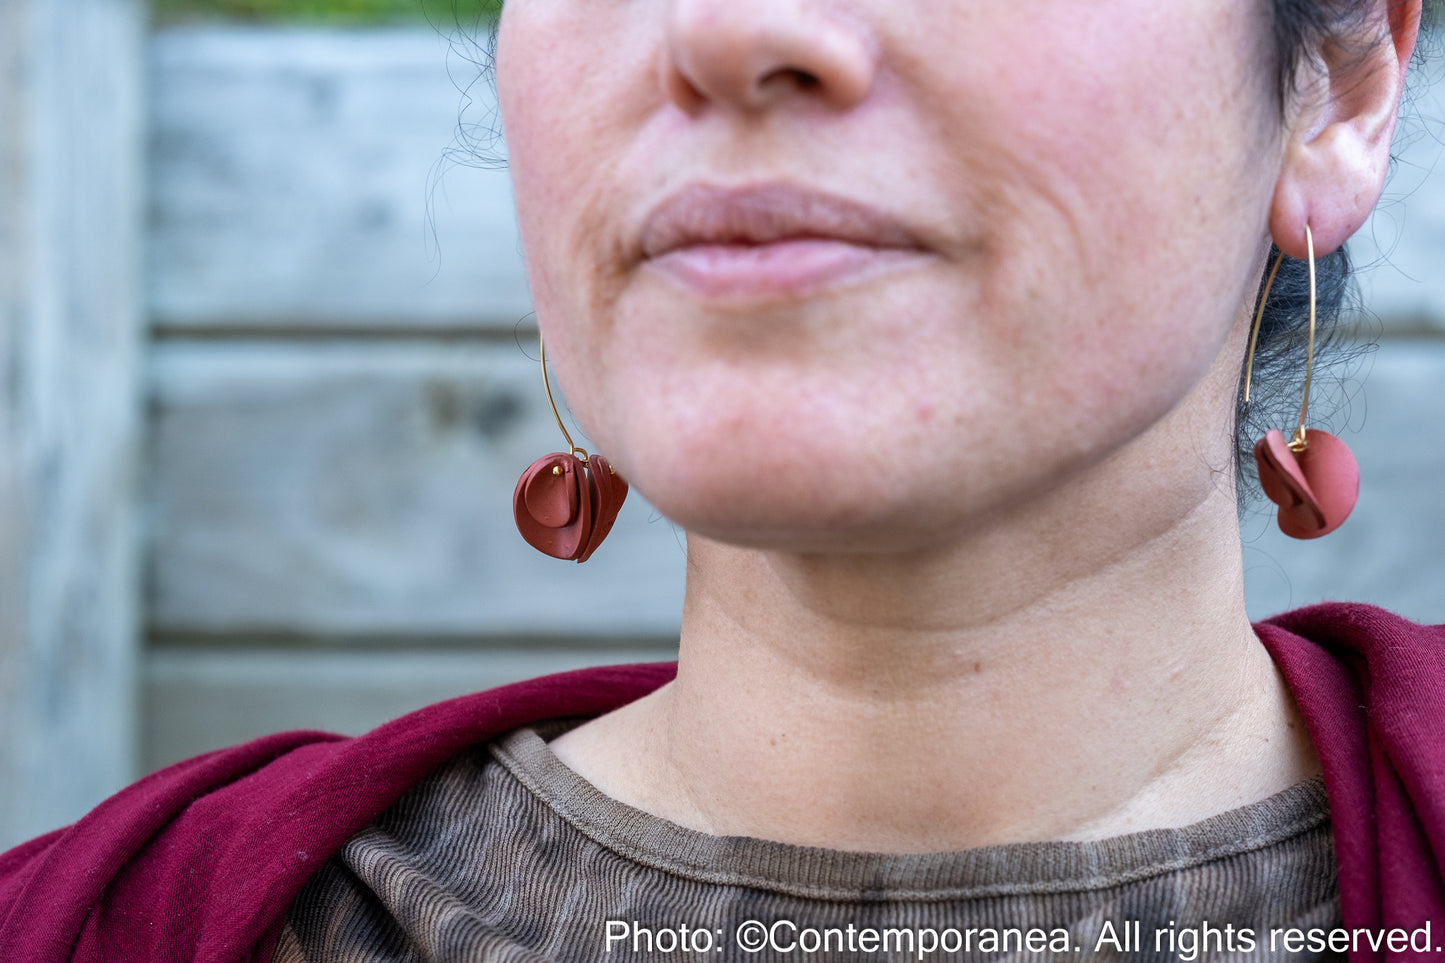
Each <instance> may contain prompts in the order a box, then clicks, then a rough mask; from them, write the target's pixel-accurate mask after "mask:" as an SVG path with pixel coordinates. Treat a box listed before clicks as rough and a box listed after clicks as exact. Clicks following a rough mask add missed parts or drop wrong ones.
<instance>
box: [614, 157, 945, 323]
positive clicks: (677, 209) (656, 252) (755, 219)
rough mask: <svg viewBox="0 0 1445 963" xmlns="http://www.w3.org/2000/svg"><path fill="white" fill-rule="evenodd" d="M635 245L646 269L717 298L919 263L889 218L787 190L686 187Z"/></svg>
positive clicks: (827, 285)
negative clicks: (640, 250)
mask: <svg viewBox="0 0 1445 963" xmlns="http://www.w3.org/2000/svg"><path fill="white" fill-rule="evenodd" d="M641 243H642V253H643V257H644V264H645V265H646V266H647V267H648V268H650V269H653V270H655V271H657V272H659V273H661V274H662V275H663V276H664V277H666V278H667V279H668V280H669V281H671V282H672V283H674V284H676V285H679V286H681V287H683V288H684V289H686V290H688V291H690V292H692V293H693V294H695V295H697V296H700V297H703V298H711V299H726V300H737V299H743V300H755V299H768V298H779V297H797V296H806V295H809V294H817V293H820V292H822V291H825V290H830V289H835V288H840V287H847V286H851V285H856V284H861V283H863V282H865V281H868V280H871V279H872V278H874V277H877V276H879V275H880V274H883V273H888V272H891V271H894V270H897V269H899V268H901V267H906V266H909V265H911V264H915V263H917V262H918V261H920V260H921V259H923V258H924V257H926V256H927V251H926V249H925V248H924V247H923V245H922V244H921V243H920V241H919V239H918V238H917V237H916V236H915V234H914V233H913V232H912V231H911V230H909V228H908V226H907V225H906V224H904V223H903V222H902V221H901V220H899V219H898V218H896V217H893V216H891V215H889V214H886V213H884V212H882V211H879V210H877V209H875V208H872V207H869V206H868V205H866V204H862V203H859V202H858V201H854V200H852V199H849V198H845V197H840V196H837V195H833V194H827V193H823V192H819V191H815V190H811V189H808V188H804V187H800V186H795V185H791V184H766V185H761V186H754V187H743V188H719V187H711V186H705V185H694V186H691V187H688V188H685V189H683V190H682V191H680V192H678V193H676V194H673V195H671V196H670V197H668V198H667V199H666V200H664V201H663V202H662V203H661V204H660V205H659V206H658V207H656V208H655V209H654V210H653V211H652V212H651V213H650V214H649V215H648V216H647V217H646V219H645V220H644V221H643V226H642V234H641Z"/></svg>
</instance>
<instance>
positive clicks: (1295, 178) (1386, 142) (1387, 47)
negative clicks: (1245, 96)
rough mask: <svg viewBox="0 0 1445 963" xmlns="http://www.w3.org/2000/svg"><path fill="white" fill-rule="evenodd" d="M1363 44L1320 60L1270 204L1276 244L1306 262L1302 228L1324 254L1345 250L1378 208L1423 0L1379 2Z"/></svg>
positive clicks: (1323, 53)
mask: <svg viewBox="0 0 1445 963" xmlns="http://www.w3.org/2000/svg"><path fill="white" fill-rule="evenodd" d="M1376 12H1377V16H1375V17H1372V18H1371V19H1370V21H1369V22H1368V23H1366V24H1364V25H1363V30H1365V31H1377V32H1376V33H1375V34H1374V35H1373V36H1371V34H1370V33H1365V34H1364V35H1363V37H1368V38H1370V40H1369V41H1367V40H1365V39H1363V38H1362V39H1361V44H1363V43H1366V42H1371V43H1372V45H1371V46H1369V47H1368V49H1361V46H1360V44H1354V43H1340V42H1335V41H1331V42H1329V43H1327V44H1326V45H1325V47H1324V49H1321V50H1320V51H1318V57H1317V58H1316V59H1315V64H1316V65H1317V66H1316V67H1315V68H1312V69H1319V70H1320V71H1321V72H1322V74H1327V75H1326V76H1321V77H1320V78H1319V82H1318V83H1317V84H1316V85H1314V88H1313V89H1314V90H1315V91H1316V92H1315V93H1312V94H1311V95H1310V97H1311V98H1312V99H1315V98H1317V99H1315V100H1314V102H1313V103H1312V104H1308V105H1305V107H1304V108H1303V109H1301V110H1299V111H1298V112H1296V114H1295V117H1294V121H1293V123H1292V129H1291V130H1290V131H1288V138H1289V139H1288V141H1287V142H1286V144H1285V148H1284V156H1283V158H1282V160H1281V164H1280V172H1279V177H1278V179H1277V181H1276V182H1275V192H1274V198H1273V201H1272V203H1271V206H1270V217H1269V230H1270V234H1271V236H1272V237H1273V238H1274V242H1275V244H1276V246H1278V247H1279V249H1280V250H1281V251H1283V252H1284V253H1285V254H1287V255H1289V256H1290V257H1293V258H1298V259H1304V257H1305V256H1306V254H1305V237H1304V234H1305V231H1304V229H1305V225H1306V224H1309V226H1310V227H1311V228H1312V229H1313V231H1314V238H1315V251H1316V253H1317V254H1318V255H1320V256H1323V255H1325V254H1328V253H1330V252H1332V251H1334V250H1335V249H1336V248H1338V247H1339V246H1340V245H1342V244H1344V243H1345V241H1346V240H1348V239H1349V237H1350V236H1351V235H1352V234H1354V233H1355V232H1356V231H1357V230H1359V229H1360V227H1361V225H1363V224H1364V223H1365V220H1366V218H1368V217H1369V215H1370V212H1371V211H1372V210H1374V207H1375V204H1376V202H1377V201H1378V200H1379V198H1380V192H1381V191H1382V190H1383V189H1384V184H1385V175H1386V173H1387V172H1388V170H1389V164H1390V141H1391V138H1392V137H1393V135H1394V132H1395V118H1396V116H1397V114H1398V113H1399V109H1400V97H1401V95H1402V93H1403V91H1404V84H1405V69H1406V67H1407V66H1408V64H1409V62H1410V56H1411V54H1412V53H1413V52H1414V49H1415V38H1416V35H1417V33H1418V31H1419V26H1420V0H1377V2H1376Z"/></svg>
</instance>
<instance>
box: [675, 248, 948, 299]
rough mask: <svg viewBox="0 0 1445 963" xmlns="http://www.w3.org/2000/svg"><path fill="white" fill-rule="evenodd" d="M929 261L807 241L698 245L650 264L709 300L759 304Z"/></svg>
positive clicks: (909, 253)
mask: <svg viewBox="0 0 1445 963" xmlns="http://www.w3.org/2000/svg"><path fill="white" fill-rule="evenodd" d="M923 257H924V255H923V253H922V252H921V251H918V250H913V249H909V248H885V247H867V246H865V245H860V244H850V243H848V242H847V241H832V240H823V239H807V240H793V241H776V242H774V243H771V244H698V245H693V246H691V247H683V248H678V249H676V250H673V251H669V252H668V253H666V254H664V255H662V256H660V257H656V258H652V259H651V260H649V261H648V262H647V263H648V264H649V265H650V266H651V267H652V268H653V269H654V270H656V271H659V272H661V273H662V274H663V275H664V276H665V277H667V278H669V279H670V280H671V281H673V282H674V283H677V284H680V285H681V286H682V287H684V288H687V289H688V290H690V291H692V292H694V293H696V294H699V295H701V296H703V297H709V298H743V299H756V298H768V297H778V296H789V295H792V296H797V295H806V294H814V293H818V292H820V291H824V290H828V289H832V288H840V287H847V286H851V285H854V284H861V283H862V282H864V281H868V280H871V279H872V278H874V277H877V276H878V275H880V274H883V273H886V272H889V271H893V270H897V269H899V268H902V267H906V266H908V265H910V264H914V263H917V262H918V261H919V260H921V259H922V258H923Z"/></svg>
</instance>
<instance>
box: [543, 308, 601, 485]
mask: <svg viewBox="0 0 1445 963" xmlns="http://www.w3.org/2000/svg"><path fill="white" fill-rule="evenodd" d="M537 344H538V346H539V347H540V348H541V349H542V387H544V388H546V389H547V404H549V405H551V406H552V417H553V418H556V419H557V427H558V428H559V429H560V430H561V432H562V437H563V438H566V439H567V448H568V449H569V450H570V451H571V452H572V454H573V455H575V456H577V457H578V458H581V459H582V460H583V461H587V460H588V459H589V458H591V456H590V455H588V454H587V449H585V448H578V447H577V443H576V442H574V441H573V440H572V436H571V435H570V434H568V433H567V426H566V425H564V424H562V415H561V413H560V412H558V411H557V401H556V399H555V398H553V397H552V382H551V381H549V380H548V379H547V342H546V341H545V340H543V338H542V335H541V334H540V333H538V335H537Z"/></svg>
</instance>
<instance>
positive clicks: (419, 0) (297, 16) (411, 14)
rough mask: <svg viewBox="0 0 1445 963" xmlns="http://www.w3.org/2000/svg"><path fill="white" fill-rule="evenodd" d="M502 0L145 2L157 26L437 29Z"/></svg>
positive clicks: (472, 18) (488, 14) (480, 17)
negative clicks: (207, 23)
mask: <svg viewBox="0 0 1445 963" xmlns="http://www.w3.org/2000/svg"><path fill="white" fill-rule="evenodd" d="M501 8H502V0H151V12H152V15H153V16H154V18H155V20H156V21H157V22H159V23H176V22H181V21H192V20H231V21H243V22H265V21H272V22H276V21H284V22H291V23H319V24H334V25H348V26H360V25H368V24H386V23H405V22H407V21H430V22H432V23H435V24H439V25H441V26H443V27H447V26H455V25H458V24H460V25H461V26H471V25H473V24H477V23H487V22H490V21H492V20H494V19H496V16H497V13H498V12H499V11H500V10H501Z"/></svg>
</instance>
